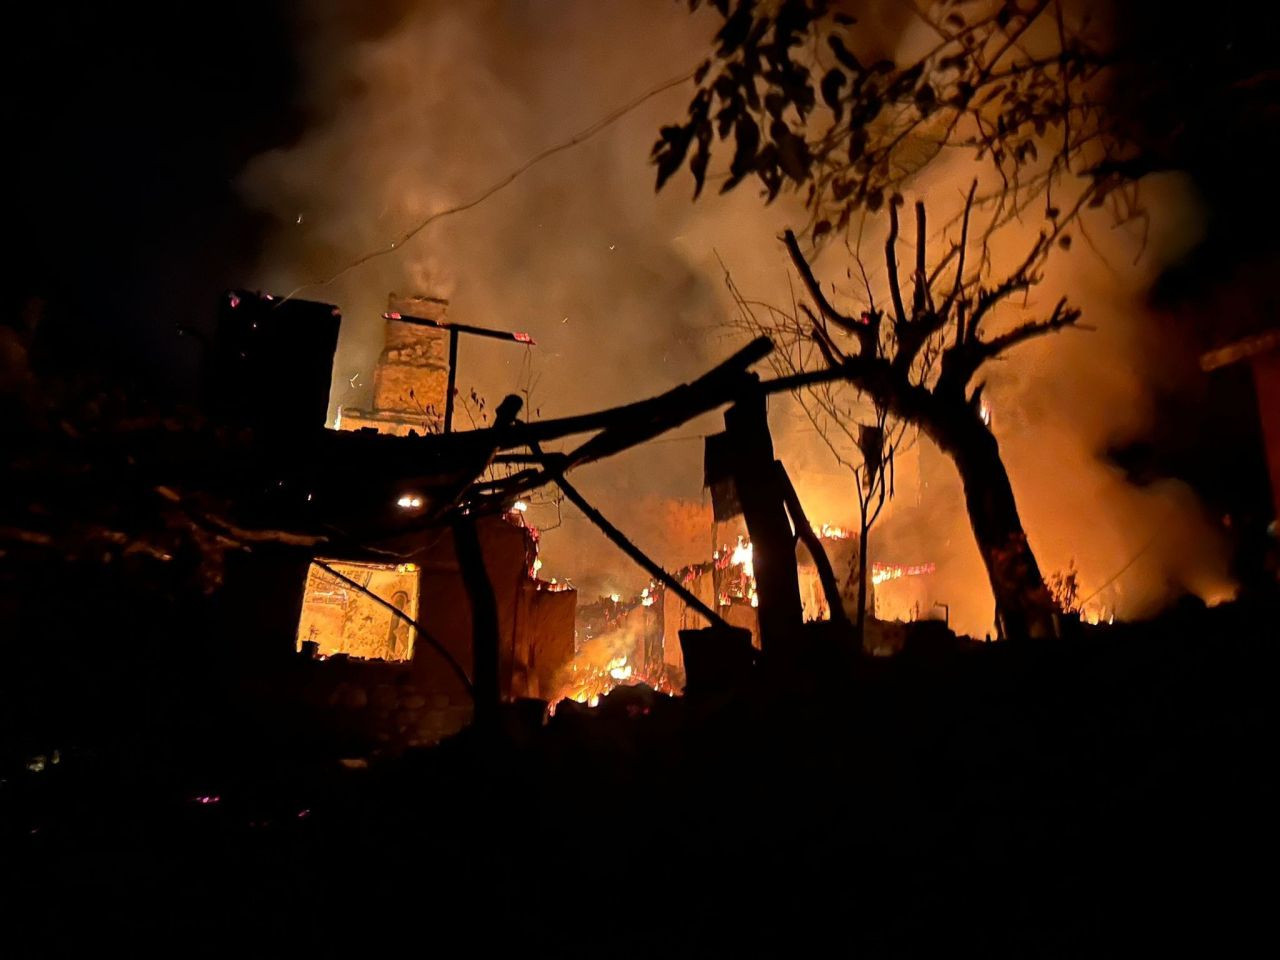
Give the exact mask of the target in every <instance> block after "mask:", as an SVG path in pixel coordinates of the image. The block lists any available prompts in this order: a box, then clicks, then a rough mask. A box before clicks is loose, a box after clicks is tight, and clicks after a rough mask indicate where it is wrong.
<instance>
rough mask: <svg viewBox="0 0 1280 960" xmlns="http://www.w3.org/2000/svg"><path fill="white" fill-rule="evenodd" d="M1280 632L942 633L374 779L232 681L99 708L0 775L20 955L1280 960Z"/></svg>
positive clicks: (467, 749) (631, 698)
mask: <svg viewBox="0 0 1280 960" xmlns="http://www.w3.org/2000/svg"><path fill="white" fill-rule="evenodd" d="M1278 623H1280V609H1277V608H1276V607H1275V605H1274V604H1250V605H1248V606H1244V605H1230V606H1225V607H1220V608H1217V609H1214V610H1208V611H1206V610H1204V609H1203V608H1202V607H1199V606H1197V605H1195V604H1187V605H1184V606H1182V607H1180V608H1179V609H1177V610H1175V611H1172V612H1171V613H1170V614H1168V615H1167V616H1165V617H1164V618H1162V619H1161V620H1159V621H1156V622H1153V623H1150V624H1144V625H1128V626H1121V625H1117V626H1115V627H1112V628H1109V629H1105V630H1100V631H1094V632H1090V633H1087V634H1085V635H1083V636H1081V637H1078V638H1075V639H1072V640H1070V641H1061V642H1054V643H1052V644H1042V645H1037V646H1035V647H1027V646H1024V647H1016V646H994V645H993V646H990V647H980V648H978V649H974V650H970V651H968V652H957V651H954V650H948V649H943V648H942V646H931V645H930V644H928V643H926V642H923V641H922V642H921V643H920V644H918V645H917V648H916V649H914V650H909V651H908V652H907V653H905V654H904V655H902V656H900V657H898V658H895V659H893V660H891V661H863V660H853V661H841V660H840V659H839V658H838V657H833V658H830V659H829V660H826V661H824V662H823V666H822V668H821V669H817V670H810V671H804V670H801V671H797V672H795V673H794V674H792V675H790V676H787V677H785V678H774V679H772V680H771V679H768V678H760V679H758V680H757V681H756V682H754V683H753V684H752V685H751V686H749V687H748V688H746V689H742V690H739V691H738V692H736V693H735V694H733V695H720V696H706V697H703V698H682V699H670V698H666V697H660V696H656V695H654V694H652V693H650V692H648V691H645V690H643V689H633V690H628V691H622V692H619V693H616V694H614V695H613V696H611V697H610V698H608V699H607V700H606V701H605V702H604V703H603V704H602V705H601V707H600V708H598V709H597V710H595V711H583V710H561V711H560V712H559V713H558V714H557V715H556V716H555V717H554V718H553V719H552V720H551V722H550V723H549V724H548V725H546V726H543V727H538V726H532V725H525V726H524V727H523V728H519V727H518V726H517V725H516V724H515V723H512V724H510V729H509V731H508V734H507V735H506V736H503V737H501V738H498V739H496V740H494V741H491V742H481V741H480V740H479V739H478V738H476V737H474V736H468V735H463V736H460V737H458V738H456V739H454V740H452V741H450V742H447V743H445V744H443V745H442V746H440V747H437V748H435V749H431V750H422V751H417V752H410V753H407V754H405V755H403V756H400V757H398V758H388V759H384V760H378V759H374V760H373V761H371V762H370V764H369V766H368V767H367V768H363V769H360V768H356V769H351V768H350V766H344V765H342V764H341V763H339V762H338V757H339V756H341V755H343V754H348V755H349V754H351V753H353V752H354V751H353V749H352V745H350V744H345V745H340V744H335V743H334V741H333V740H332V739H331V738H330V737H328V735H324V736H322V735H320V734H318V733H317V732H316V730H315V729H312V728H309V727H308V725H307V723H305V722H300V721H299V720H298V718H297V717H290V716H288V715H285V714H281V713H279V712H276V713H272V712H271V711H269V710H264V709H262V708H261V706H260V705H258V706H248V705H245V704H244V703H239V702H236V703H232V704H230V705H229V704H227V703H226V702H224V701H222V700H219V699H218V697H217V695H216V693H215V692H213V691H214V690H215V688H216V687H217V686H218V684H217V683H214V682H212V681H210V682H207V683H205V684H204V685H203V686H201V685H196V686H195V687H193V688H192V690H190V691H188V692H172V691H171V692H170V693H169V694H168V695H166V696H160V695H157V696H156V698H155V700H154V702H151V703H141V704H140V703H137V702H134V701H130V702H129V706H128V709H127V710H126V709H122V711H121V716H116V715H109V705H110V703H111V702H112V701H111V697H109V696H107V697H104V698H100V699H95V700H94V701H93V702H94V704H95V710H97V709H102V710H108V713H104V714H103V715H102V716H101V717H99V718H98V720H99V722H98V723H97V724H90V726H89V727H88V728H85V729H81V730H78V731H77V730H71V729H67V728H66V724H63V725H62V726H63V729H60V730H58V736H60V737H62V738H63V744H62V745H61V746H60V747H59V745H58V744H55V743H50V744H48V746H47V749H46V751H45V753H44V754H43V756H44V768H43V769H42V770H41V769H32V770H28V769H25V767H26V765H27V764H28V763H29V762H30V761H31V760H32V758H31V757H24V758H21V765H18V764H16V763H13V762H10V763H9V764H8V766H7V767H6V770H5V771H4V773H3V776H4V778H5V781H4V782H3V783H0V804H2V806H0V815H2V816H3V830H4V833H3V844H4V850H3V867H0V869H3V871H4V873H5V874H6V875H7V883H6V885H5V889H6V891H7V892H5V893H3V894H2V896H3V897H4V900H3V901H0V903H2V904H3V907H4V909H3V910H0V914H3V915H4V916H5V920H4V927H5V930H4V934H3V936H4V940H5V941H6V942H7V947H4V948H0V951H2V952H3V953H4V954H5V955H17V956H26V955H33V956H41V955H57V954H74V955H81V956H85V955H87V956H104V955H120V956H138V955H162V956H173V957H179V956H182V957H190V956H228V955H237V954H240V955H247V956H259V955H276V956H318V955H334V954H337V955H347V956H362V955H376V954H378V953H385V952H387V950H389V949H394V950H395V952H396V955H406V954H405V951H408V952H409V953H410V954H411V955H415V956H429V955H432V954H435V955H442V954H444V955H451V956H452V955H460V954H462V953H463V951H466V952H467V953H469V954H472V955H477V956H478V955H485V956H488V955H492V954H493V953H494V952H495V951H496V950H502V951H504V952H507V954H508V955H512V953H513V952H514V953H518V954H531V955H550V954H558V955H566V956H573V955H603V956H610V955H618V954H638V953H653V952H657V953H675V954H686V953H691V954H700V955H711V956H715V955H721V954H731V955H737V954H744V955H758V954H763V955H813V954H822V955H826V954H844V955H859V956H861V955H866V956H902V955H917V956H947V955H975V954H976V955H985V956H995V955H1000V956H1100V955H1129V956H1146V955H1154V954H1160V953H1166V952H1170V951H1173V950H1177V952H1178V953H1179V954H1181V953H1183V952H1186V951H1194V952H1197V953H1208V954H1210V955H1216V956H1229V955H1237V956H1238V955H1243V954H1244V953H1248V954H1249V955H1268V954H1269V953H1271V952H1272V951H1273V950H1274V949H1275V946H1276V941H1277V939H1280V938H1277V935H1276V923H1277V913H1278V911H1277V906H1276V880H1275V877H1276V873H1277V870H1280V863H1277V860H1276V853H1277V849H1278V846H1277V843H1276V840H1277V828H1276V824H1277V816H1278V813H1280V808H1278V807H1277V805H1276V799H1277V797H1276V790H1275V786H1274V783H1273V768H1274V766H1275V764H1276V757H1277V750H1276V744H1275V738H1274V736H1273V729H1274V723H1273V721H1274V716H1275V692H1274V690H1275V686H1276V683H1277V672H1276V666H1277V656H1276V643H1277V632H1278V631H1277V630H1276V625H1277V624H1278ZM925 639H926V640H927V638H925ZM215 672H216V671H215ZM107 674H109V671H106V670H105V668H104V676H106V675H107ZM104 682H106V681H104ZM111 682H119V681H118V680H113V681H111ZM55 726H56V725H55ZM14 742H17V741H14ZM55 748H56V749H59V753H58V755H57V762H56V763H54V762H53V759H54V757H53V754H52V752H51V751H52V750H53V749H55ZM10 752H11V753H12V752H13V751H10ZM11 759H12V758H11ZM34 765H35V766H36V767H39V766H40V764H39V762H36V763H35V764H34ZM199 798H205V799H204V800H201V799H199Z"/></svg>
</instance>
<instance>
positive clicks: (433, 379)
mask: <svg viewBox="0 0 1280 960" xmlns="http://www.w3.org/2000/svg"><path fill="white" fill-rule="evenodd" d="M398 302H399V303H406V304H410V305H411V306H412V309H413V310H414V311H415V313H414V314H413V316H415V317H417V316H418V315H419V314H420V313H422V312H426V311H434V315H433V316H432V317H428V318H426V319H428V320H431V319H436V320H439V321H441V322H443V318H444V314H445V311H447V307H448V304H447V303H446V302H445V301H442V300H436V299H430V298H421V299H414V300H412V301H403V300H401V301H397V300H395V299H393V301H392V306H393V307H395V306H396V305H397V303H398ZM392 312H394V311H392ZM313 314H314V315H315V316H321V317H324V318H325V319H326V320H327V321H331V322H330V323H329V324H328V326H326V327H325V328H324V332H325V334H326V338H325V343H324V344H322V346H323V347H327V350H325V349H321V350H319V352H318V353H317V354H316V357H311V354H310V353H307V356H308V357H310V358H311V360H312V361H314V362H308V363H306V364H295V365H292V366H291V365H290V364H288V362H287V355H288V353H289V352H290V351H291V350H293V347H294V344H293V341H295V340H297V341H300V342H303V343H306V342H307V341H308V337H307V334H306V332H305V330H303V328H302V327H299V328H298V329H297V330H294V329H293V328H294V327H295V326H298V324H299V323H300V322H301V321H302V320H305V319H307V318H311V317H312V315H313ZM338 322H339V317H338V314H337V311H336V310H334V308H332V307H329V306H328V305H320V304H307V303H303V302H299V301H293V302H290V303H288V304H286V305H285V306H284V308H281V306H280V304H279V302H277V301H274V300H273V299H272V298H271V297H267V296H259V295H257V294H252V293H247V292H243V291H242V292H237V293H234V294H231V295H229V296H228V298H227V299H226V300H225V301H224V303H223V307H222V322H221V325H220V333H221V339H222V341H223V342H224V345H226V349H224V350H222V351H221V353H220V354H219V356H221V355H222V354H225V355H226V357H229V358H231V361H233V362H232V364H231V365H232V367H233V370H232V373H234V368H236V367H242V368H245V369H248V370H251V371H257V373H258V376H256V377H255V378H245V377H241V379H240V389H239V390H238V391H237V392H236V394H235V395H236V397H237V403H238V404H239V407H237V409H238V410H239V409H240V408H243V410H242V411H241V412H243V413H244V414H245V416H244V417H243V418H242V419H249V420H250V422H258V423H266V424H269V425H270V427H271V430H272V432H271V438H270V439H271V450H270V451H269V452H267V453H265V454H264V455H265V456H266V458H267V459H268V460H269V461H270V463H271V465H270V469H271V470H272V472H273V475H279V479H277V480H275V482H274V485H275V486H276V487H278V488H279V490H280V491H281V493H280V496H279V498H278V500H279V502H278V503H276V502H275V501H272V500H269V501H264V503H263V505H262V508H261V509H264V510H270V511H272V517H273V518H274V519H278V520H279V521H280V522H281V524H282V525H286V526H289V527H291V528H294V527H297V526H299V525H302V526H308V527H311V528H315V529H322V530H325V531H330V532H332V531H335V530H341V531H353V530H358V531H362V533H361V534H360V535H359V536H353V535H348V536H343V537H333V536H329V537H326V538H324V540H325V542H326V543H327V546H325V547H323V548H321V549H318V550H317V551H315V553H314V554H313V556H312V559H311V561H310V562H309V563H307V564H301V565H300V564H299V563H296V562H293V561H288V562H285V561H281V562H278V563H272V564H268V563H266V562H265V560H264V559H263V558H252V557H242V558H240V559H239V560H238V561H237V563H236V564H235V566H236V568H237V569H235V570H234V571H232V572H231V574H230V576H229V579H228V583H229V586H230V587H231V589H232V591H233V593H234V601H233V602H232V603H231V604H230V607H231V609H233V610H236V611H239V613H240V614H241V615H242V616H243V617H244V619H246V620H249V621H253V622H256V623H257V624H258V625H259V626H261V627H262V630H261V633H263V634H264V637H263V642H265V643H270V644H278V639H277V635H278V633H279V628H280V627H282V626H283V622H282V618H281V617H280V616H275V615H273V616H272V617H271V618H270V623H271V624H272V626H271V627H270V629H267V627H266V626H265V623H266V618H264V617H262V616H260V615H259V613H260V611H261V609H262V608H263V607H265V606H267V605H268V604H274V606H275V607H280V606H282V605H281V604H280V602H279V601H280V597H281V596H282V595H285V594H292V595H293V596H296V597H297V598H298V599H297V601H296V605H291V604H284V605H283V606H284V608H285V609H287V610H289V611H290V615H291V616H292V619H293V628H292V630H291V633H292V641H293V648H294V650H295V651H296V652H297V653H300V654H302V655H304V656H305V657H306V658H307V659H308V660H310V661H313V662H314V663H315V665H316V668H315V669H314V670H312V671H311V672H310V673H309V676H310V677H311V678H312V684H311V686H312V695H313V696H317V697H320V698H321V699H324V698H325V697H327V698H328V699H329V700H330V701H332V702H334V703H341V704H346V705H347V706H351V707H355V708H357V709H360V710H364V709H365V707H368V708H369V709H368V711H367V712H368V713H369V716H367V717H363V718H356V720H357V721H362V722H363V723H364V725H365V726H367V727H368V729H369V730H370V732H376V733H377V734H378V735H380V736H382V737H384V738H387V737H392V738H395V739H397V740H401V741H405V742H409V743H418V742H430V741H433V740H436V739H439V738H440V737H441V736H444V735H447V734H449V733H451V732H454V731H456V730H458V729H460V728H461V727H462V726H463V725H464V724H465V723H466V722H467V721H468V719H469V718H470V716H471V713H472V705H473V704H472V698H473V690H472V689H471V687H472V682H473V678H469V677H468V675H467V674H468V669H469V667H470V666H471V665H472V664H473V662H474V659H475V658H474V653H475V651H474V650H473V643H472V637H473V625H472V603H471V600H470V597H469V591H468V587H467V583H466V578H465V577H464V573H463V569H462V567H463V564H462V562H461V561H460V559H459V547H458V544H457V543H456V542H455V530H454V529H453V528H452V527H450V526H449V525H447V524H442V523H441V522H440V521H439V520H436V519H433V517H432V514H431V510H432V509H433V507H434V506H435V505H438V504H439V503H440V502H442V501H443V500H448V499H451V498H450V495H449V494H448V493H447V491H449V490H452V489H456V487H457V484H458V482H459V480H458V476H460V475H464V474H466V472H467V470H468V469H470V465H467V464H464V465H463V466H459V465H458V463H457V462H455V461H457V460H459V458H460V457H461V458H465V452H464V453H457V452H450V451H444V452H443V453H440V452H438V451H437V448H435V447H433V448H431V450H428V449H427V448H424V447H422V446H421V445H422V444H423V443H424V438H425V436H426V435H427V434H437V433H440V432H441V431H442V429H443V427H444V426H445V424H446V423H447V420H446V418H445V416H444V414H443V412H442V411H443V410H444V409H445V407H446V405H447V400H448V397H447V391H448V384H449V379H450V378H449V368H448V356H449V354H448V352H447V350H446V344H447V343H448V340H449V335H448V334H447V333H443V332H441V331H440V330H439V329H434V328H432V327H430V326H423V325H418V324H413V323H409V322H406V321H403V320H400V319H398V317H394V316H393V317H390V318H389V319H387V327H386V330H387V336H386V347H385V349H384V350H383V351H382V355H381V358H380V360H379V363H378V367H377V370H376V371H375V375H374V383H375V390H374V397H373V404H372V407H371V408H370V409H368V410H349V409H348V410H343V411H342V416H341V418H340V427H341V429H340V430H337V431H331V430H320V429H318V428H320V427H322V426H323V424H324V418H325V413H324V407H323V404H322V403H321V401H320V397H321V396H324V395H327V391H328V380H329V379H330V377H331V372H332V362H333V344H334V343H335V342H336V334H337V323H338ZM303 326H305V324H303ZM285 327H288V329H287V330H286V329H285ZM330 327H331V328H332V329H330ZM273 331H275V333H273ZM290 331H292V332H290ZM302 349H303V350H304V352H305V348H302ZM312 352H315V351H312ZM321 361H323V362H321ZM277 366H278V367H279V368H280V369H282V370H286V371H289V372H287V373H282V374H281V376H282V377H283V378H286V379H288V380H289V382H290V385H291V387H290V393H291V394H292V395H294V396H301V397H304V398H307V399H308V402H307V403H306V404H305V405H304V406H300V405H299V403H298V402H295V403H294V408H297V409H296V410H295V409H293V408H290V410H289V411H285V412H284V413H285V414H289V415H287V416H286V415H284V414H282V415H280V416H272V417H267V418H266V419H265V420H264V419H263V416H262V414H261V407H260V406H259V405H258V404H257V403H255V402H254V401H255V398H257V399H258V400H261V399H262V398H263V396H265V395H267V394H268V392H269V391H268V387H270V388H272V389H275V387H274V386H273V385H275V384H276V383H277V381H275V380H273V379H272V377H271V376H269V373H270V371H271V370H272V369H275V368H276V367H277ZM226 367H227V364H226V363H221V362H220V363H219V369H221V370H223V371H224V372H226ZM321 370H322V371H323V374H324V380H325V385H324V387H323V389H322V388H321V386H320V383H319V374H320V372H321ZM230 375H231V374H228V376H230ZM226 379H227V377H223V380H226ZM300 379H301V380H303V381H305V383H303V384H302V387H304V388H305V389H299V383H298V382H295V381H300ZM277 392H278V391H277ZM295 447H296V453H291V452H290V451H292V450H293V449H294V448H295ZM459 450H464V448H463V447H462V446H460V447H459ZM432 451H437V452H432ZM295 488H297V489H295ZM289 511H292V513H289ZM294 514H296V516H295V515H294ZM286 520H287V521H289V522H288V523H287V524H285V523H284V521H286ZM474 528H475V538H476V540H477V541H478V550H479V555H480V558H481V560H482V562H483V570H484V573H485V574H486V575H487V578H488V581H489V584H490V585H491V587H492V593H493V601H494V604H493V606H494V611H493V612H494V616H495V618H496V634H497V643H498V648H499V649H498V651H497V670H498V678H497V683H498V695H499V696H501V697H503V698H505V699H515V698H519V697H537V696H539V695H543V696H545V695H546V694H547V692H548V691H549V689H550V687H551V682H552V677H553V675H554V674H555V672H556V670H557V668H558V667H560V666H561V664H562V663H563V662H564V661H566V660H568V659H569V658H570V657H571V656H572V653H573V642H574V610H575V605H576V594H575V592H574V591H573V590H572V589H570V588H567V587H566V585H562V584H554V583H549V582H547V581H543V580H541V579H539V578H538V577H537V575H536V570H537V567H538V566H539V565H540V564H539V562H538V540H539V538H538V531H537V530H536V529H535V528H533V527H531V526H529V525H528V524H526V522H525V519H524V515H523V513H522V512H521V511H520V510H519V509H516V508H512V509H509V510H507V511H505V512H496V513H494V514H492V515H486V516H482V517H479V518H477V519H475V521H474ZM290 580H292V585H290V584H289V581H290ZM250 632H258V631H250ZM268 633H269V634H270V635H271V637H272V639H270V640H267V639H266V637H265V634H268ZM326 690H328V691H329V693H327V694H326V693H325V691H326ZM379 690H381V691H383V694H381V695H380V697H381V699H379V697H375V696H374V693H373V692H374V691H379ZM387 690H394V691H398V693H397V694H396V695H395V696H394V697H391V698H390V699H391V700H393V701H394V703H391V704H390V706H388V705H387V703H388V702H390V701H388V698H387V696H386V695H385V691H387ZM405 691H408V692H407V693H406V692H405ZM375 701H376V702H375ZM384 701H387V702H384ZM379 704H381V706H380V705H379Z"/></svg>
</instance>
